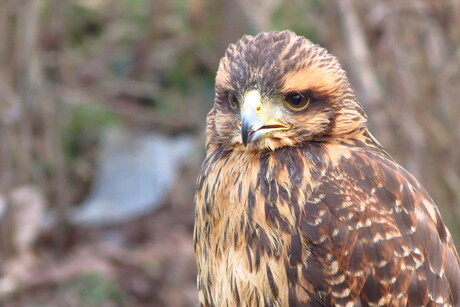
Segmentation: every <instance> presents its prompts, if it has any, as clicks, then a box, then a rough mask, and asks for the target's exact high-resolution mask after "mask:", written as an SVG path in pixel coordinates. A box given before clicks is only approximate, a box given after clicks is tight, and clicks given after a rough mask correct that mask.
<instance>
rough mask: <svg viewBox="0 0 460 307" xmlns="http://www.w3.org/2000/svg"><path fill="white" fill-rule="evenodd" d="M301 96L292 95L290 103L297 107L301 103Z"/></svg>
mask: <svg viewBox="0 0 460 307" xmlns="http://www.w3.org/2000/svg"><path fill="white" fill-rule="evenodd" d="M302 98H303V97H302V95H300V94H294V95H292V96H291V97H290V102H291V104H292V105H294V106H298V105H300V104H301V103H302Z"/></svg>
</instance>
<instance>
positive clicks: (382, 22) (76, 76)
mask: <svg viewBox="0 0 460 307" xmlns="http://www.w3.org/2000/svg"><path fill="white" fill-rule="evenodd" d="M275 29H280V30H282V29H292V30H294V31H295V32H297V33H298V34H300V35H304V36H306V37H308V38H309V39H311V40H312V41H313V42H315V43H318V44H320V45H322V46H323V47H326V48H327V49H328V50H329V51H330V52H331V53H332V54H334V55H336V56H338V57H339V59H340V61H341V63H342V64H343V66H344V68H345V69H346V70H347V72H348V75H349V78H350V82H351V83H352V86H353V87H354V89H355V90H356V94H357V96H358V98H359V100H360V101H361V103H362V104H363V105H364V108H365V109H366V111H367V113H368V115H369V118H370V126H371V130H372V132H373V133H374V134H375V135H376V137H377V138H378V139H379V140H380V141H381V143H382V144H383V145H384V146H385V147H386V148H387V150H388V152H389V153H390V154H391V155H392V156H393V157H394V158H395V159H396V160H397V161H398V162H399V163H401V164H402V165H403V166H404V167H405V168H407V169H408V170H409V171H411V172H412V173H413V174H414V175H416V177H417V178H419V179H420V181H421V182H422V183H423V184H424V185H425V186H426V187H427V189H428V191H429V192H430V194H431V196H432V197H433V198H434V200H435V201H436V203H437V204H438V205H439V207H440V210H441V212H442V214H443V217H444V219H445V221H446V222H447V224H448V225H449V228H450V230H451V232H452V233H453V236H454V238H455V239H456V241H457V242H460V241H459V240H460V223H459V222H460V149H459V147H460V120H459V117H460V1H459V0H442V1H431V0H408V1H398V0H389V1H388V0H385V1H383V0H377V1H375V0H360V1H356V0H355V1H353V0H336V1H333V0H327V1H319V0H309V1H308V0H293V1H289V2H288V1H281V0H255V1H246V0H215V1H206V0H190V1H185V0H173V1H166V0H43V1H37V0H21V1H17V0H1V1H0V219H1V221H0V263H1V266H0V272H1V273H0V304H1V305H2V306H193V305H196V303H197V296H196V291H195V270H196V269H195V262H194V256H193V243H192V230H193V217H194V212H193V211H194V207H193V193H194V186H195V179H196V176H197V174H198V171H199V167H200V163H201V161H202V159H203V158H204V126H205V117H206V113H207V111H208V110H209V109H210V108H211V106H212V103H213V95H214V94H213V83H214V76H215V72H216V69H217V65H218V61H219V59H220V57H221V56H222V55H223V53H224V50H225V49H226V47H227V45H228V44H229V43H232V42H235V41H236V40H237V39H238V38H240V37H241V36H242V35H243V34H256V33H258V32H259V31H267V30H275Z"/></svg>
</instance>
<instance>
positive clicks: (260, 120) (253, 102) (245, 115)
mask: <svg viewBox="0 0 460 307" xmlns="http://www.w3.org/2000/svg"><path fill="white" fill-rule="evenodd" d="M270 111H273V110H269V109H267V108H265V107H264V106H263V105H262V97H261V95H260V93H259V92H258V91H256V90H252V91H250V92H248V93H247V94H246V95H245V97H244V101H243V104H242V109H241V138H242V140H243V144H244V146H245V147H246V146H247V145H248V143H250V142H253V141H256V140H258V139H260V138H262V137H264V136H265V135H267V134H268V133H270V132H273V131H279V130H288V129H289V128H290V126H288V125H286V124H284V123H282V122H280V121H279V120H277V119H276V118H274V116H273V114H272V112H270Z"/></svg>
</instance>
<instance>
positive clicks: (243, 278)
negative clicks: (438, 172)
mask: <svg viewBox="0 0 460 307" xmlns="http://www.w3.org/2000/svg"><path fill="white" fill-rule="evenodd" d="M261 50H264V52H261ZM251 89H256V90H258V91H260V92H261V93H262V96H263V97H264V98H263V99H264V101H266V102H267V103H278V102H279V103H281V102H280V101H282V99H283V97H284V96H283V95H285V94H286V93H288V92H291V91H298V92H302V93H307V94H308V95H311V96H309V97H311V99H312V102H311V106H309V107H308V108H307V109H306V110H305V111H304V112H298V113H293V112H292V111H289V110H287V109H286V111H283V112H282V113H280V120H282V121H284V122H286V123H287V124H289V125H290V127H291V129H289V130H288V131H281V132H279V133H277V134H273V135H271V136H270V137H266V138H263V139H261V140H258V141H256V142H254V143H250V144H249V145H248V146H247V147H246V148H245V147H244V146H243V144H242V142H241V135H240V130H239V127H238V122H239V121H240V114H239V112H238V110H234V109H231V108H230V107H229V106H228V103H227V102H226V98H225V97H226V93H228V91H232V92H234V93H240V94H242V93H244V92H246V91H248V90H251ZM239 97H242V96H239ZM281 110H283V109H281ZM366 123H367V119H366V115H365V114H364V112H363V110H362V108H361V106H360V105H359V103H358V102H357V101H356V99H355V97H354V95H353V92H352V90H351V88H350V87H349V84H348V81H347V79H346V76H345V73H344V72H343V70H342V69H341V67H340V65H339V64H338V62H337V60H336V58H335V57H333V56H331V55H329V54H328V53H327V51H326V50H325V49H322V48H321V47H319V46H317V45H313V44H312V43H311V42H310V41H308V40H306V39H305V38H302V37H299V36H296V35H295V34H294V33H292V32H289V31H284V32H271V33H262V34H259V35H258V36H256V37H251V36H245V37H243V38H242V39H241V40H240V41H239V42H238V43H237V44H235V45H231V46H230V47H229V49H228V50H227V52H226V55H225V57H224V58H223V59H222V60H221V63H220V66H219V70H218V73H217V77H216V102H215V105H214V108H213V109H212V110H211V112H210V113H209V115H208V119H207V142H206V148H207V157H206V159H205V161H204V162H203V166H202V170H201V174H200V177H199V178H198V183H197V192H196V199H195V202H196V223H195V233H194V239H195V252H196V257H197V265H198V291H199V299H200V304H201V305H202V306H265V305H270V306H288V305H289V306H299V305H302V306H330V305H339V306H354V305H361V306H406V305H408V306H419V305H436V304H440V305H445V306H456V305H460V297H459V296H460V295H459V293H460V264H459V258H458V255H457V251H456V249H455V247H454V245H453V242H452V238H451V235H450V233H449V231H448V230H447V228H446V227H445V225H444V223H443V221H442V218H441V216H440V214H439V211H438V209H437V208H436V206H435V204H434V203H433V201H432V200H431V198H430V197H429V195H428V194H427V192H426V191H425V189H424V188H423V187H422V186H421V185H420V184H419V183H418V182H417V180H416V179H415V178H414V177H413V176H412V175H410V174H409V173H408V172H407V171H405V170H404V169H403V168H402V167H401V166H399V165H398V164H396V163H395V162H394V161H393V160H392V159H391V157H390V156H389V155H388V154H387V153H386V152H385V151H384V150H383V149H382V147H381V145H380V144H379V143H378V142H377V141H376V140H375V139H374V138H373V137H372V135H371V134H370V133H369V131H368V130H367V127H366Z"/></svg>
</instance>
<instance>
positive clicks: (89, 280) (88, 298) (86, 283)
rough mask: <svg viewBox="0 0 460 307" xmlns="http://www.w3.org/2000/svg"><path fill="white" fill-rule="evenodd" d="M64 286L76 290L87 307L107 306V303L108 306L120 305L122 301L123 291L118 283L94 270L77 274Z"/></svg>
mask: <svg viewBox="0 0 460 307" xmlns="http://www.w3.org/2000/svg"><path fill="white" fill-rule="evenodd" d="M66 288H67V290H68V291H69V290H70V291H72V292H77V293H78V295H79V297H80V298H81V300H82V303H83V304H84V305H85V306H88V307H96V306H107V305H106V304H108V303H110V304H111V305H110V306H121V305H122V303H123V292H122V290H121V289H120V287H119V286H118V284H117V283H116V282H115V281H113V280H110V279H108V278H107V277H105V276H102V275H101V274H99V273H96V272H92V273H86V274H84V275H81V276H79V277H78V278H77V279H76V280H74V281H73V282H71V283H70V284H68V285H66Z"/></svg>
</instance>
